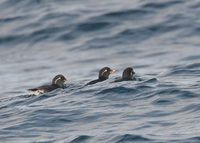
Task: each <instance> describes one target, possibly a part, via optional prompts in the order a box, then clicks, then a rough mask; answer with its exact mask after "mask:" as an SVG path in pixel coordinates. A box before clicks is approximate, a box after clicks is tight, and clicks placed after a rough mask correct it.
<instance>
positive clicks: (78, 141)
mask: <svg viewBox="0 0 200 143" xmlns="http://www.w3.org/2000/svg"><path fill="white" fill-rule="evenodd" d="M91 138H92V136H87V135H81V136H78V137H76V138H75V139H73V140H72V141H70V143H83V142H87V141H88V140H89V139H91Z"/></svg>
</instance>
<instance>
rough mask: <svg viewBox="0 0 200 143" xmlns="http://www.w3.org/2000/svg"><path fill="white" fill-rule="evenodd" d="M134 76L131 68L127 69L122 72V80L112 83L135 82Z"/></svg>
mask: <svg viewBox="0 0 200 143" xmlns="http://www.w3.org/2000/svg"><path fill="white" fill-rule="evenodd" d="M134 75H135V72H134V70H133V68H131V67H128V68H126V69H125V70H124V71H123V73H122V78H121V79H118V80H115V81H114V82H120V81H128V80H135V77H134Z"/></svg>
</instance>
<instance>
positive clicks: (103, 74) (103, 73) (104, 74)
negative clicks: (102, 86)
mask: <svg viewBox="0 0 200 143" xmlns="http://www.w3.org/2000/svg"><path fill="white" fill-rule="evenodd" d="M115 71H116V70H113V69H110V68H109V67H104V68H102V69H101V70H100V71H99V78H98V79H96V80H93V81H90V82H89V83H87V84H86V85H91V84H95V83H97V82H102V81H104V80H107V79H108V78H109V75H110V74H113V73H115Z"/></svg>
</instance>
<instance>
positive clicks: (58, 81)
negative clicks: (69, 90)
mask: <svg viewBox="0 0 200 143" xmlns="http://www.w3.org/2000/svg"><path fill="white" fill-rule="evenodd" d="M66 81H67V79H66V78H65V77H64V76H63V75H62V74H59V75H56V76H55V77H54V78H53V80H52V83H51V84H50V85H42V86H39V87H36V88H31V89H28V91H31V92H32V93H33V94H34V95H40V94H43V93H46V92H51V91H53V90H55V89H57V88H64V85H65V84H64V83H65V82H66Z"/></svg>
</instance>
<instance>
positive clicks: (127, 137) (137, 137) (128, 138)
mask: <svg viewBox="0 0 200 143" xmlns="http://www.w3.org/2000/svg"><path fill="white" fill-rule="evenodd" d="M115 140H116V141H115V142H116V143H122V142H144V141H151V139H148V138H145V137H143V136H140V135H132V134H124V135H121V136H118V137H116V138H115Z"/></svg>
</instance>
